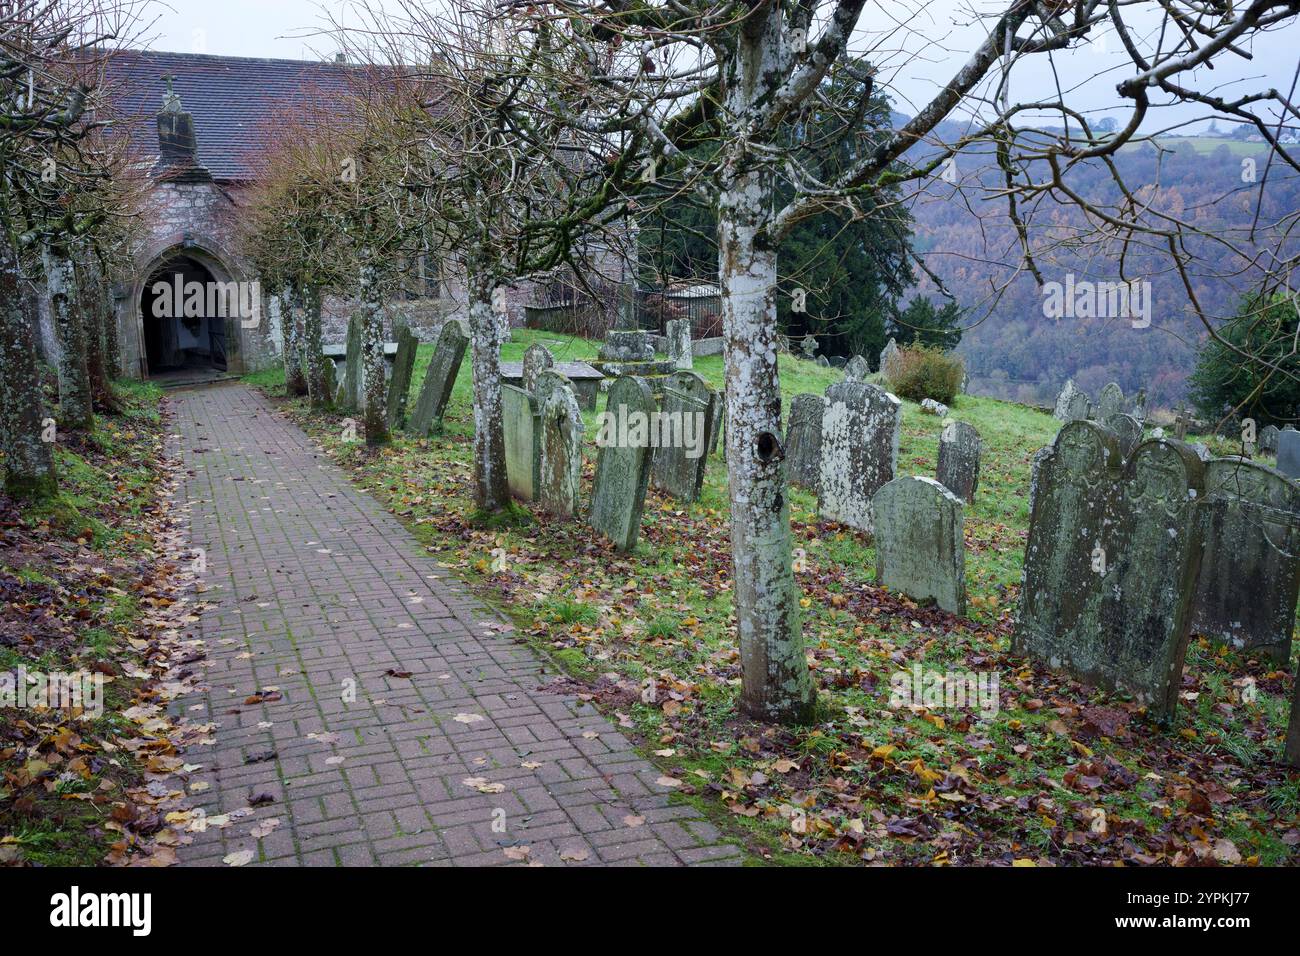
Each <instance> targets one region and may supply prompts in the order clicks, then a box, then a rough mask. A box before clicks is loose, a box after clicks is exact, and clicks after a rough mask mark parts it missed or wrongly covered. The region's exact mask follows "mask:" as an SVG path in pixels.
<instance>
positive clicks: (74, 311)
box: [45, 246, 95, 430]
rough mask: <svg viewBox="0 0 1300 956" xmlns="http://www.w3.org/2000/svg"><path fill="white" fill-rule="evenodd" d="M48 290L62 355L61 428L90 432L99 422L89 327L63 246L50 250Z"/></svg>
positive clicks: (47, 263) (60, 367)
mask: <svg viewBox="0 0 1300 956" xmlns="http://www.w3.org/2000/svg"><path fill="white" fill-rule="evenodd" d="M45 289H46V295H47V297H48V299H49V305H50V316H51V318H52V319H53V321H54V330H55V333H56V334H57V335H58V337H59V350H60V352H61V353H62V354H61V355H60V357H59V427H60V428H69V429H73V428H75V429H81V430H89V429H90V428H91V427H92V426H93V425H94V420H95V419H94V406H93V397H92V394H93V393H92V390H91V386H90V363H89V362H88V360H87V348H86V339H87V336H86V327H85V325H84V324H83V323H82V320H81V310H80V309H79V308H78V307H77V302H76V297H77V286H76V276H75V274H74V272H73V268H72V259H71V258H70V257H69V255H68V252H67V250H66V249H63V248H61V247H59V246H51V247H49V248H47V249H46V253H45Z"/></svg>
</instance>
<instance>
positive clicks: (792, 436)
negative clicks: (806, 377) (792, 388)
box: [785, 392, 826, 494]
mask: <svg viewBox="0 0 1300 956" xmlns="http://www.w3.org/2000/svg"><path fill="white" fill-rule="evenodd" d="M825 411H826V399H825V398H823V397H822V396H820V395H814V394H812V393H811V392H804V393H803V394H802V395H796V396H795V397H794V400H793V401H791V402H790V424H789V425H788V426H786V430H785V460H786V477H787V480H788V481H789V482H790V484H792V485H798V486H799V487H800V488H807V489H808V490H809V491H811V492H813V493H814V494H816V492H817V482H818V481H819V480H820V478H821V469H822V415H823V413H825Z"/></svg>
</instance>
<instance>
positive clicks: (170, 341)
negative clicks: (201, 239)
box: [140, 254, 228, 378]
mask: <svg viewBox="0 0 1300 956" xmlns="http://www.w3.org/2000/svg"><path fill="white" fill-rule="evenodd" d="M218 283H219V280H218V279H217V277H216V276H214V275H213V274H212V272H211V270H209V269H208V267H207V266H205V265H204V264H203V263H202V262H200V261H198V260H197V259H195V258H193V257H191V256H187V255H183V254H182V255H176V256H172V257H170V258H167V259H166V260H164V261H162V262H160V263H159V264H158V265H157V266H155V267H154V270H153V271H152V272H151V273H150V274H149V277H148V279H147V280H146V281H145V283H144V286H143V288H142V289H141V292H140V316H141V319H142V323H143V332H144V357H145V361H146V363H147V365H146V367H147V369H148V374H149V377H150V378H155V377H169V376H171V377H174V376H177V375H180V376H189V375H194V374H196V373H198V374H203V373H205V372H206V373H218V372H225V371H226V368H227V364H228V363H227V340H226V317H225V316H224V315H222V314H221V312H222V310H221V309H220V308H214V305H216V302H217V300H216V295H215V293H214V291H213V290H215V289H217V288H218Z"/></svg>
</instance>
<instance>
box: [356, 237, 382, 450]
mask: <svg viewBox="0 0 1300 956" xmlns="http://www.w3.org/2000/svg"><path fill="white" fill-rule="evenodd" d="M369 259H370V257H369V256H368V255H367V256H363V261H362V264H361V384H362V388H364V389H365V408H364V410H363V411H362V417H363V419H364V421H365V428H366V444H367V445H369V446H371V447H372V448H373V447H375V446H377V445H382V444H384V443H385V442H387V441H388V382H387V379H386V376H385V374H384V371H385V369H384V308H383V303H382V302H381V301H380V294H379V274H378V272H377V271H376V270H375V267H374V266H373V265H372V264H371V263H370V261H369Z"/></svg>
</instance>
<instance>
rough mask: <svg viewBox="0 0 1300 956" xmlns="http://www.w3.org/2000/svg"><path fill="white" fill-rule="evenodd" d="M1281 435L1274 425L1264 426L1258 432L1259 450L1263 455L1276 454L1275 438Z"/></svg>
mask: <svg viewBox="0 0 1300 956" xmlns="http://www.w3.org/2000/svg"><path fill="white" fill-rule="evenodd" d="M1280 434H1282V433H1281V432H1280V431H1279V430H1278V427H1277V426H1276V425H1265V426H1264V427H1263V428H1261V429H1260V431H1259V450H1260V452H1261V453H1263V454H1265V455H1276V454H1277V436H1278V435H1280Z"/></svg>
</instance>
